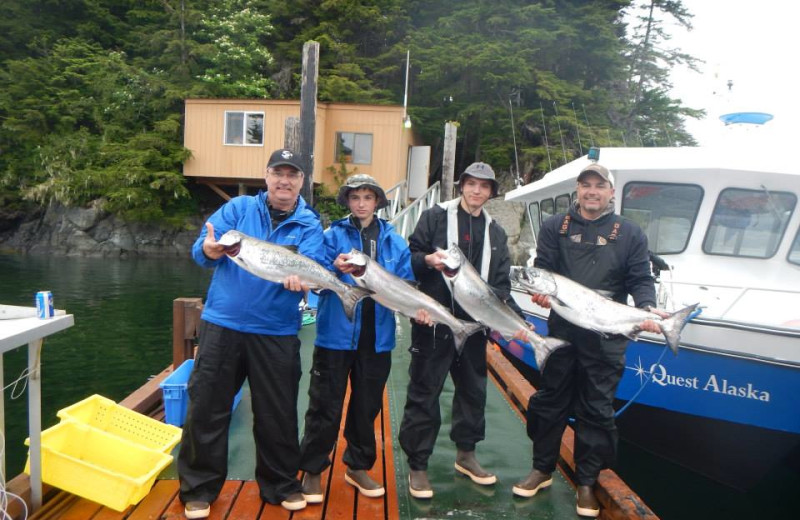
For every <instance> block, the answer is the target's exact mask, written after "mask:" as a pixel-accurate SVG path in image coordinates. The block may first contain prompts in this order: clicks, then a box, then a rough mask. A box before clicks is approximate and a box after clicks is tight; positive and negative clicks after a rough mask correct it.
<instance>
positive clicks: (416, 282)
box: [402, 278, 419, 289]
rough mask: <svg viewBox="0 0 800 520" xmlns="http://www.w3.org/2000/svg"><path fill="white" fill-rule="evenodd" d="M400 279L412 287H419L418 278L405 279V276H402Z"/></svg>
mask: <svg viewBox="0 0 800 520" xmlns="http://www.w3.org/2000/svg"><path fill="white" fill-rule="evenodd" d="M402 280H403V281H404V282H405V283H406V284H408V285H410V286H411V287H413V288H414V289H417V288H419V280H406V279H405V278H402Z"/></svg>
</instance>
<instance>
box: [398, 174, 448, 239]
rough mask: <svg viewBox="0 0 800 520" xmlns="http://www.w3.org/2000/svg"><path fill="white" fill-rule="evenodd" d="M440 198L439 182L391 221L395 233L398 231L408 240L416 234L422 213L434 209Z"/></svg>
mask: <svg viewBox="0 0 800 520" xmlns="http://www.w3.org/2000/svg"><path fill="white" fill-rule="evenodd" d="M440 197H441V186H440V184H439V182H438V181H437V182H436V183H434V184H433V186H431V187H430V188H428V190H427V191H426V192H425V193H423V194H422V196H421V197H419V198H418V199H416V200H415V201H414V202H412V203H411V204H409V205H408V206H407V207H405V208H404V209H403V210H402V211H401V212H400V213H398V214H397V215H395V217H394V218H392V219H391V223H392V225H393V226H394V228H395V231H397V233H399V234H400V236H401V237H403V238H404V239H406V240H408V237H409V236H410V235H411V233H413V232H414V228H415V227H416V226H417V221H418V220H419V217H420V215H422V212H423V211H425V210H426V209H428V208H430V207H432V206H433V205H434V204H438V203H439V199H440Z"/></svg>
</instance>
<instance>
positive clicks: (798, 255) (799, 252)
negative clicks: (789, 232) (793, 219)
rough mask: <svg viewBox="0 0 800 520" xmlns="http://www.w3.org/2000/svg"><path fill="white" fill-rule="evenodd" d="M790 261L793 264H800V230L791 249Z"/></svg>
mask: <svg viewBox="0 0 800 520" xmlns="http://www.w3.org/2000/svg"><path fill="white" fill-rule="evenodd" d="M789 261H790V262H791V263H793V264H798V265H800V230H798V231H797V234H796V235H795V236H794V242H792V248H791V249H790V250H789Z"/></svg>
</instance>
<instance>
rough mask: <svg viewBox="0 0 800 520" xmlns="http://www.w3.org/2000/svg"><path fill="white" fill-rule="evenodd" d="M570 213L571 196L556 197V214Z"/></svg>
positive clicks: (566, 194)
mask: <svg viewBox="0 0 800 520" xmlns="http://www.w3.org/2000/svg"><path fill="white" fill-rule="evenodd" d="M568 211H569V194H568V193H565V194H564V195H559V196H558V197H556V213H567V212H568Z"/></svg>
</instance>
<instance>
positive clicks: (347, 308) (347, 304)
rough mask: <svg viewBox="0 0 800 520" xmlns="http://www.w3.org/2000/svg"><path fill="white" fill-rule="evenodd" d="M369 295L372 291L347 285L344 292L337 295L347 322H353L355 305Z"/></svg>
mask: <svg viewBox="0 0 800 520" xmlns="http://www.w3.org/2000/svg"><path fill="white" fill-rule="evenodd" d="M370 294H372V291H370V290H369V289H364V288H362V287H356V286H355V285H348V286H347V288H346V289H345V290H344V292H343V293H340V294H339V297H340V299H341V300H342V307H344V313H345V315H346V316H347V319H348V320H350V321H353V317H354V316H355V314H356V305H358V302H360V301H361V300H363V299H364V298H366V297H367V296H369V295H370Z"/></svg>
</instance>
